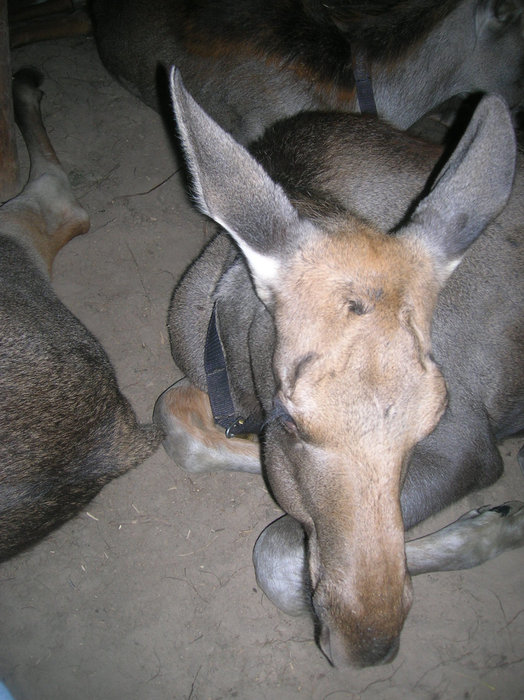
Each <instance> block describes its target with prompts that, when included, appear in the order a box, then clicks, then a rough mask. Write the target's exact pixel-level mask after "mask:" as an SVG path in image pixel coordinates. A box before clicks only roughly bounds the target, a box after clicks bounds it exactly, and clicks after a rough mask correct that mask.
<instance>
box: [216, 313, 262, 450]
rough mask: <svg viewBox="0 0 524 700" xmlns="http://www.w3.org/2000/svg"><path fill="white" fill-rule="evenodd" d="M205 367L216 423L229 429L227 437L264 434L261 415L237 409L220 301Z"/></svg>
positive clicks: (226, 429)
mask: <svg viewBox="0 0 524 700" xmlns="http://www.w3.org/2000/svg"><path fill="white" fill-rule="evenodd" d="M204 368H205V371H206V380H207V393H208V396H209V402H210V404H211V410H212V412H213V418H214V419H215V423H218V425H220V426H222V428H225V431H226V437H228V438H231V437H235V436H236V435H246V434H248V433H254V434H255V435H258V434H260V432H261V430H262V424H261V422H260V421H259V420H258V419H257V418H254V417H250V416H247V417H244V416H241V415H238V413H237V411H236V410H235V405H234V403H233V397H232V396H231V387H230V384H229V377H228V373H227V364H226V358H225V355H224V348H223V347H222V341H221V340H220V335H219V332H218V326H217V319H216V303H215V304H214V306H213V312H212V314H211V318H210V319H209V325H208V327H207V335H206V346H205V348H204Z"/></svg>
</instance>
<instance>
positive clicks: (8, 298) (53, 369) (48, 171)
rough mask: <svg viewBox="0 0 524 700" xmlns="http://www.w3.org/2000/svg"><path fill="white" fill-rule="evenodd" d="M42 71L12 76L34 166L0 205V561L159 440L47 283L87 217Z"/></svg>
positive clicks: (63, 516) (43, 531)
mask: <svg viewBox="0 0 524 700" xmlns="http://www.w3.org/2000/svg"><path fill="white" fill-rule="evenodd" d="M40 80H41V77H40V76H39V74H38V73H37V72H36V71H34V70H32V69H24V70H23V71H20V72H19V73H18V74H17V76H16V77H15V80H14V83H13V85H14V88H13V90H14V104H15V110H16V116H17V122H18V124H19V126H20V129H21V131H22V134H23V136H24V139H25V141H26V144H27V146H28V151H29V155H30V159H31V169H30V176H29V180H28V183H27V184H26V186H25V188H24V189H23V191H22V192H21V193H20V194H19V195H18V196H17V197H15V198H13V199H11V200H9V201H7V202H6V203H4V204H3V205H2V207H1V208H0V253H1V254H0V395H1V398H0V559H4V558H6V557H8V556H10V555H12V554H15V553H16V552H17V551H19V550H20V549H21V548H23V547H25V546H26V545H28V544H31V543H32V542H34V541H35V540H37V539H39V538H41V537H43V536H44V535H45V534H47V532H48V531H49V530H50V529H51V528H53V527H55V526H57V525H58V524H60V523H62V522H63V521H65V520H66V519H67V518H69V517H71V516H72V515H74V514H76V513H77V512H78V510H79V509H80V508H81V507H82V506H83V505H84V504H85V503H86V502H87V501H89V500H90V499H91V498H92V497H93V496H95V494H97V493H98V491H99V490H100V489H101V488H102V486H104V484H106V483H107V482H108V481H110V480H111V479H113V478H115V477H117V476H119V475H120V474H123V473H124V472H125V471H127V470H128V469H130V468H131V467H133V466H136V465H137V464H139V463H140V462H142V461H143V460H145V459H146V457H148V456H149V455H150V454H152V452H153V451H154V450H155V448H156V447H157V445H158V444H159V441H160V435H159V433H158V430H157V429H156V428H155V427H153V426H152V425H149V426H140V425H139V424H138V423H137V421H136V417H135V415H134V412H133V410H132V408H131V406H130V405H129V402H128V401H127V399H125V398H124V396H123V395H122V394H121V393H120V391H119V388H118V385H117V381H116V377H115V374H114V371H113V368H112V366H111V364H110V361H109V359H108V357H107V355H106V354H105V352H104V350H103V349H102V347H101V346H100V344H99V343H98V341H97V340H96V339H95V338H94V337H93V336H92V335H91V333H90V332H89V331H88V330H87V329H86V328H85V327H84V326H83V325H82V324H81V323H80V321H79V320H78V319H77V318H75V316H73V314H71V313H70V312H69V311H68V309H66V307H65V306H64V305H63V304H62V303H61V302H60V300H59V299H58V298H57V296H56V295H55V293H54V292H53V290H52V288H51V284H50V281H49V274H50V270H51V265H52V262H53V259H54V256H55V255H56V253H57V252H58V251H59V250H60V248H61V247H62V246H63V245H65V243H67V241H68V240H70V239H71V238H72V237H73V236H75V235H78V234H81V233H85V232H86V231H87V230H88V228H89V219H88V216H87V214H86V212H85V211H84V210H83V209H82V207H81V206H80V205H79V204H78V202H77V201H76V200H75V198H74V196H73V194H72V191H71V188H70V185H69V182H68V179H67V176H66V175H65V173H64V171H63V170H62V168H61V166H60V164H59V162H58V160H57V158H56V155H55V153H54V151H53V148H52V146H51V144H50V142H49V140H48V138H47V134H46V132H45V130H44V126H43V124H42V122H41V117H40V98H41V95H42V93H41V92H40V90H39V89H38V84H39V82H40Z"/></svg>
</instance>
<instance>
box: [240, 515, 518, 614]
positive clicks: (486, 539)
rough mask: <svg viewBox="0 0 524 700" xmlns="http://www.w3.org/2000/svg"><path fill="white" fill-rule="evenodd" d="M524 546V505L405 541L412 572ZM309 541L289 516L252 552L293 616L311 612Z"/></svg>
mask: <svg viewBox="0 0 524 700" xmlns="http://www.w3.org/2000/svg"><path fill="white" fill-rule="evenodd" d="M523 544H524V503H521V502H519V501H510V502H508V503H504V504H503V505H501V506H494V507H491V506H483V507H482V508H475V509H474V510H471V511H469V512H468V513H466V514H465V515H462V516H461V517H460V518H459V519H458V520H456V521H455V522H453V523H451V524H450V525H447V526H446V527H444V528H442V529H441V530H437V531H436V532H432V533H430V534H429V535H425V536H424V537H419V538H417V539H415V540H408V541H407V542H406V560H407V566H408V571H409V573H410V574H411V575H412V576H417V575H418V574H425V573H430V572H432V571H455V570H457V569H469V568H472V567H474V566H478V565H479V564H482V563H483V562H485V561H488V560H489V559H493V558H494V557H496V556H498V555H499V554H501V553H502V552H505V551H506V550H508V549H516V548H517V547H521V546H522V545H523ZM306 557H307V544H306V539H305V534H304V531H303V529H302V526H301V525H300V523H299V522H298V521H297V520H295V519H294V518H292V517H291V516H289V515H284V516H282V517H281V518H279V519H278V520H275V521H274V522H272V523H271V524H270V525H268V526H267V527H266V528H265V530H263V531H262V533H261V534H260V536H259V538H258V539H257V541H256V543H255V547H254V550H253V563H254V565H255V574H256V578H257V583H258V585H259V586H260V588H261V589H262V590H263V591H264V593H265V594H266V595H267V597H268V598H269V599H270V600H271V602H272V603H274V604H275V605H276V606H277V607H278V608H280V610H282V611H283V612H285V613H287V614H288V615H300V614H303V613H306V612H311V610H312V608H311V603H310V594H309V584H308V574H307V565H306Z"/></svg>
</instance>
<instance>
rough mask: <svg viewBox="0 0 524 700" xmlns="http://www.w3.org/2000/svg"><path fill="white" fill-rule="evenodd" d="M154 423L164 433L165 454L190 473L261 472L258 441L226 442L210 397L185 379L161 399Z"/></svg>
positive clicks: (240, 440) (158, 402)
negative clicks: (215, 417)
mask: <svg viewBox="0 0 524 700" xmlns="http://www.w3.org/2000/svg"><path fill="white" fill-rule="evenodd" d="M154 421H155V423H156V424H157V425H158V426H159V427H160V428H161V429H162V431H163V433H164V436H165V437H164V441H163V443H162V444H163V446H164V449H165V451H166V452H167V454H168V455H169V456H170V457H171V458H172V459H173V460H174V461H175V462H176V463H177V464H178V466H180V467H182V468H183V469H185V470H186V471H188V472H192V473H195V472H206V471H222V470H233V471H244V472H251V473H259V472H260V447H259V444H258V440H256V439H253V440H252V439H242V438H231V439H230V438H227V437H226V435H225V431H224V429H223V428H220V427H219V426H217V425H216V424H215V421H214V419H213V414H212V412H211V406H210V404H209V397H208V395H207V394H206V393H205V392H204V391H201V390H200V389H198V388H197V387H195V386H193V385H192V384H191V383H190V382H189V380H188V379H186V378H184V379H181V380H180V381H178V382H176V384H173V386H171V387H169V389H166V391H164V393H163V394H161V395H160V396H159V398H158V400H157V402H156V405H155V410H154Z"/></svg>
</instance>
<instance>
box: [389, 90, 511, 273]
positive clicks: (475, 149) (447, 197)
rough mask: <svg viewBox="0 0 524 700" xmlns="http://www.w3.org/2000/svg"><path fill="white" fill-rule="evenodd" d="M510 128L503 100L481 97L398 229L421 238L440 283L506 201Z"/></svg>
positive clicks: (509, 165) (509, 178)
mask: <svg viewBox="0 0 524 700" xmlns="http://www.w3.org/2000/svg"><path fill="white" fill-rule="evenodd" d="M516 150H517V149H516V140H515V131H514V129H513V125H512V123H511V117H510V114H509V110H508V108H507V106H506V105H505V103H504V102H503V101H502V100H501V99H500V98H499V97H496V96H494V95H488V96H486V97H483V98H482V100H481V101H480V103H479V105H478V107H477V109H476V110H475V113H474V114H473V117H472V118H471V121H470V123H469V125H468V127H467V129H466V131H465V133H464V135H463V137H462V138H461V140H460V141H459V143H458V145H457V147H456V148H455V150H454V152H453V153H452V154H451V156H450V158H449V160H448V161H447V162H446V164H445V165H444V167H443V168H442V170H441V171H440V173H439V174H438V176H437V178H436V180H435V182H434V183H433V186H432V188H431V190H430V192H429V194H428V195H427V196H426V197H425V198H424V199H422V200H421V202H420V203H419V205H418V206H417V208H416V209H415V212H414V214H413V216H412V217H411V221H410V223H409V224H408V225H407V226H406V229H405V230H404V231H403V232H402V233H403V234H404V235H411V236H415V237H417V238H419V239H421V240H423V241H424V243H425V244H426V246H427V247H428V248H429V249H430V250H431V251H432V253H433V256H434V259H435V262H436V263H437V264H438V265H439V267H440V272H441V281H442V282H444V281H445V279H446V278H447V276H448V275H449V274H450V273H451V272H452V271H453V270H454V269H455V267H456V266H457V265H458V264H459V263H460V261H461V259H462V256H463V254H464V253H465V251H466V249H467V248H468V247H469V246H470V245H471V244H472V243H473V241H475V239H476V238H477V237H478V236H479V235H480V234H481V233H482V231H483V230H484V229H485V227H486V226H487V225H488V224H489V223H490V221H491V220H492V219H494V218H495V217H496V216H497V215H498V214H499V213H500V212H501V210H502V209H503V207H504V206H505V205H506V203H507V201H508V198H509V196H510V194H511V190H512V185H513V176H514V171H515V160H516Z"/></svg>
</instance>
